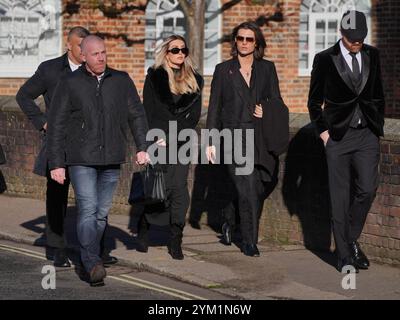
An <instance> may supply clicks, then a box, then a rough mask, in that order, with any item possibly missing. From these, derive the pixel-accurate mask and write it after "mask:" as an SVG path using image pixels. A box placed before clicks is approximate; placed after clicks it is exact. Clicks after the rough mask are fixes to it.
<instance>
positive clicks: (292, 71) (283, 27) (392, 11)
mask: <svg viewBox="0 0 400 320" xmlns="http://www.w3.org/2000/svg"><path fill="white" fill-rule="evenodd" d="M67 2H68V1H66V0H64V1H63V3H64V5H65V4H66V3H67ZM92 2H93V1H92ZM139 2H141V1H133V2H132V3H133V4H139ZM228 2H229V0H222V1H221V4H225V3H228ZM80 3H81V6H80V9H79V10H78V11H77V13H75V12H72V11H70V10H64V14H63V30H64V38H65V36H66V33H67V32H68V30H69V29H70V28H71V27H72V26H76V25H82V26H84V27H87V28H88V29H89V30H90V31H91V32H99V33H102V34H113V35H118V34H120V35H125V36H126V39H125V40H124V39H123V38H122V37H119V38H116V39H114V38H110V37H107V38H106V39H107V40H106V45H107V48H108V53H109V65H110V66H112V67H114V68H117V69H122V70H125V71H127V72H128V73H129V75H130V76H131V77H132V78H133V79H134V81H135V83H136V86H137V87H138V90H139V92H141V90H142V87H143V82H144V77H145V74H144V72H145V71H144V67H143V66H144V61H145V57H144V30H145V20H144V18H145V17H144V12H143V11H140V10H133V11H129V12H125V13H123V14H121V15H120V16H119V17H118V18H107V17H105V16H104V14H103V12H101V11H100V10H99V9H93V8H91V7H89V4H90V3H91V2H90V1H80ZM300 4H301V0H282V1H281V9H282V13H283V16H284V21H283V22H270V23H269V24H268V26H264V27H263V28H262V30H263V33H264V35H265V38H266V41H267V51H266V56H267V58H268V59H270V60H272V61H274V62H275V64H276V67H277V71H278V76H279V80H280V87H281V91H282V96H283V98H284V100H285V102H286V104H287V105H288V106H289V108H290V110H291V111H292V112H306V111H307V110H306V103H307V95H308V88H309V81H310V78H309V77H304V76H303V77H300V76H298V28H299V12H300ZM64 7H65V6H64ZM273 12H274V8H273V7H272V6H271V5H248V4H246V2H245V1H241V2H240V3H238V4H237V5H235V6H233V7H231V8H230V9H228V10H226V11H224V12H223V18H222V21H223V23H222V35H223V36H228V35H230V33H231V31H232V29H233V28H234V27H235V26H236V25H237V24H239V23H241V22H243V21H245V20H249V19H255V18H256V17H258V16H260V15H266V16H269V15H271V14H273ZM399 16H400V1H398V0H385V1H382V0H372V30H371V34H372V44H373V45H376V46H378V47H379V48H380V49H381V56H382V72H383V76H384V86H385V91H386V98H387V104H388V108H387V115H388V116H393V117H398V116H399V115H400V105H399V101H400V96H399V95H400V77H399V74H400V70H399V68H400V65H399V57H400V52H399V50H400V22H399V21H400V19H398V17H399ZM229 52H230V48H229V43H227V42H224V43H223V44H222V60H226V59H229V58H230V55H229ZM24 81H25V80H24V79H0V95H15V93H16V92H17V90H18V88H19V87H20V86H21V84H22V83H23V82H24ZM210 81H211V77H206V87H205V90H204V100H203V101H204V103H205V105H207V104H208V97H209V83H210Z"/></svg>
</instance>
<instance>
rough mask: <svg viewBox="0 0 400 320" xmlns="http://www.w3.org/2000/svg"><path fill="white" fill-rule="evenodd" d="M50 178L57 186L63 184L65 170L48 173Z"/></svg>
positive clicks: (59, 169)
mask: <svg viewBox="0 0 400 320" xmlns="http://www.w3.org/2000/svg"><path fill="white" fill-rule="evenodd" d="M50 175H51V178H52V179H53V180H54V181H57V182H58V183H59V184H64V180H65V168H57V169H53V170H51V171H50Z"/></svg>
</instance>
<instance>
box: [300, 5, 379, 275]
mask: <svg viewBox="0 0 400 320" xmlns="http://www.w3.org/2000/svg"><path fill="white" fill-rule="evenodd" d="M367 32H368V29H367V23H366V18H365V15H364V14H363V13H361V12H358V11H348V12H346V13H345V14H344V15H343V17H342V21H341V33H342V38H341V40H339V41H338V42H337V43H336V44H335V45H334V46H333V47H331V48H329V49H327V50H325V51H323V52H320V53H319V54H317V55H316V56H315V58H314V64H313V70H312V74H311V84H310V92H309V99H308V109H309V112H310V118H311V120H312V121H313V123H314V124H315V127H316V129H317V131H318V134H319V136H320V137H321V139H322V140H323V142H324V145H325V151H326V158H327V163H328V175H329V189H330V196H331V206H332V224H333V234H334V238H335V243H336V252H337V255H338V270H339V271H347V270H351V269H353V268H355V269H356V270H357V271H358V269H367V268H368V266H369V261H368V259H367V257H366V256H365V254H364V253H363V252H362V251H361V249H360V245H359V243H358V242H357V239H358V238H359V236H360V234H361V232H362V229H363V227H364V223H365V220H366V217H367V214H368V211H369V209H370V207H371V205H372V202H373V200H374V197H375V193H376V189H377V186H378V163H379V158H380V150H379V136H383V124H384V108H385V100H384V93H383V88H382V78H381V71H380V61H379V52H378V50H377V49H376V48H374V47H372V46H369V45H366V44H364V43H363V42H364V39H365V37H366V36H367ZM322 105H324V108H323V109H322V108H321V106H322ZM353 177H354V179H353ZM353 270H354V269H353Z"/></svg>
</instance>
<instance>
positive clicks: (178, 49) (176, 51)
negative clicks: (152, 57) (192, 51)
mask: <svg viewBox="0 0 400 320" xmlns="http://www.w3.org/2000/svg"><path fill="white" fill-rule="evenodd" d="M180 51H181V52H182V53H183V54H184V55H185V56H187V55H188V54H189V48H172V49H169V50H167V52H171V53H172V54H178V53H179V52H180Z"/></svg>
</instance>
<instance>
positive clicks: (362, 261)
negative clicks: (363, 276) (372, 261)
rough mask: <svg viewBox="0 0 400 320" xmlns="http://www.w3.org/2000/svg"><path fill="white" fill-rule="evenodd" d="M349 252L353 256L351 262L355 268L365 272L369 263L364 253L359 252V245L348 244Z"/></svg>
mask: <svg viewBox="0 0 400 320" xmlns="http://www.w3.org/2000/svg"><path fill="white" fill-rule="evenodd" d="M350 250H351V252H352V255H353V260H354V263H355V265H356V266H357V268H359V269H363V270H366V269H368V267H369V261H368V258H367V256H366V255H365V254H364V252H362V251H361V248H360V245H359V243H358V242H357V241H354V242H352V243H351V244H350Z"/></svg>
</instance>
